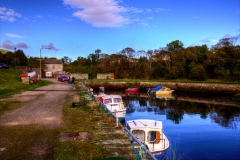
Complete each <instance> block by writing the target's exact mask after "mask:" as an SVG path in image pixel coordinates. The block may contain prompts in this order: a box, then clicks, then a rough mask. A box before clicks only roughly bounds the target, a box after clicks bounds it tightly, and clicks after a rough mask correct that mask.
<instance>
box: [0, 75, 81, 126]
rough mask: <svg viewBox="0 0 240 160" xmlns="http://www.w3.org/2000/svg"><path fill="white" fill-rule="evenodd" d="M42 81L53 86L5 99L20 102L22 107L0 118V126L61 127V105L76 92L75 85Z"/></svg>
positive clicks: (56, 81) (55, 81)
mask: <svg viewBox="0 0 240 160" xmlns="http://www.w3.org/2000/svg"><path fill="white" fill-rule="evenodd" d="M44 80H49V81H52V82H54V84H51V85H48V86H44V87H40V88H37V89H35V90H32V91H26V92H22V93H20V94H16V95H13V96H11V97H10V98H6V99H8V100H13V101H20V102H22V103H23V107H21V108H19V109H16V110H14V111H12V112H8V113H5V114H3V115H2V116H0V126H14V125H30V124H34V125H41V126H44V127H48V128H53V129H54V128H59V127H61V125H62V105H63V103H64V102H65V101H66V98H67V97H68V98H69V97H70V98H71V97H72V95H73V94H75V93H76V92H77V91H76V90H75V85H72V84H67V83H66V82H59V81H58V80H57V79H44ZM6 99H5V100H6ZM2 100H4V99H2Z"/></svg>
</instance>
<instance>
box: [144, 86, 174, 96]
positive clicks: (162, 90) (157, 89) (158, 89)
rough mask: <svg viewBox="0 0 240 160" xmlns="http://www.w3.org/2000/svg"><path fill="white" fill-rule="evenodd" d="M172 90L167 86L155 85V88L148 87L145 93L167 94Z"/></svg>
mask: <svg viewBox="0 0 240 160" xmlns="http://www.w3.org/2000/svg"><path fill="white" fill-rule="evenodd" d="M173 92H174V90H172V89H170V88H168V87H163V86H161V85H159V86H157V87H155V88H149V89H148V91H147V93H148V95H152V94H155V95H168V94H172V93H173Z"/></svg>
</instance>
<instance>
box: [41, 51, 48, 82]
mask: <svg viewBox="0 0 240 160" xmlns="http://www.w3.org/2000/svg"><path fill="white" fill-rule="evenodd" d="M42 49H51V48H50V47H48V48H40V78H42V63H41V62H42V56H41V54H42Z"/></svg>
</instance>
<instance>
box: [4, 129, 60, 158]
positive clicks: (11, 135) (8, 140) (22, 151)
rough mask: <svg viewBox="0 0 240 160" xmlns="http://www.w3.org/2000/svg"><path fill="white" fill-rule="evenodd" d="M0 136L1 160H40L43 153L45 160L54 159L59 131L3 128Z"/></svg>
mask: <svg viewBox="0 0 240 160" xmlns="http://www.w3.org/2000/svg"><path fill="white" fill-rule="evenodd" d="M0 135H1V137H0V148H1V149H2V151H1V152H0V159H9V160H10V159H39V157H38V156H39V153H40V154H41V152H42V153H44V157H43V158H44V159H53V154H52V153H53V150H54V143H55V140H56V137H57V135H58V131H57V130H47V129H44V128H40V127H36V126H33V125H29V126H8V127H3V126H1V127H0ZM49 144H52V145H49ZM39 146H41V147H39ZM43 148H44V149H43Z"/></svg>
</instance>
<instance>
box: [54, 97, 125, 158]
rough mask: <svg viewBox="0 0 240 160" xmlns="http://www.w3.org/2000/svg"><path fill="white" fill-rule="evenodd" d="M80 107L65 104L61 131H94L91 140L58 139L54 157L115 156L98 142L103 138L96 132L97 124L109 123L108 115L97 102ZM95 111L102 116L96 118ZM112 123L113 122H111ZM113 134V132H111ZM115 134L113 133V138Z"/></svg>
mask: <svg viewBox="0 0 240 160" xmlns="http://www.w3.org/2000/svg"><path fill="white" fill-rule="evenodd" d="M86 101H87V100H85V104H86V105H84V106H80V107H75V108H72V107H69V106H68V105H66V104H65V105H64V106H63V119H64V122H65V124H66V125H65V127H64V128H63V129H62V130H61V132H62V133H63V132H65V133H66V132H89V133H93V137H92V139H91V140H85V141H68V142H60V141H57V142H56V145H55V150H54V159H61V160H69V159H90V160H92V159H95V160H97V159H99V160H100V159H103V158H104V159H105V158H107V157H111V156H113V153H112V152H110V151H108V150H106V149H105V148H104V147H103V146H102V145H99V144H96V142H97V141H101V140H103V138H102V137H100V136H99V135H98V134H96V132H95V131H96V128H95V127H96V126H98V124H99V123H107V120H108V116H107V114H105V113H104V112H103V111H102V109H101V108H100V107H99V105H97V104H90V105H88V103H86ZM95 113H101V118H100V119H99V118H96V117H95V116H96V115H95ZM109 125H111V124H109ZM110 134H111V133H110ZM114 138H115V135H112V139H114ZM109 159H111V158H109ZM112 159H119V160H120V159H122V160H124V159H125V158H123V157H114V158H112Z"/></svg>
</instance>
